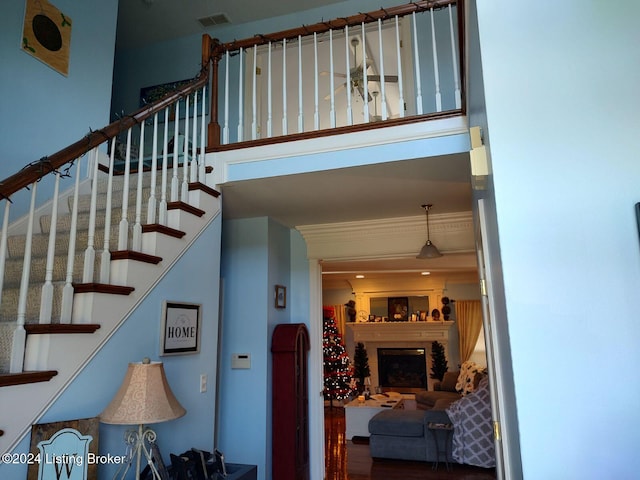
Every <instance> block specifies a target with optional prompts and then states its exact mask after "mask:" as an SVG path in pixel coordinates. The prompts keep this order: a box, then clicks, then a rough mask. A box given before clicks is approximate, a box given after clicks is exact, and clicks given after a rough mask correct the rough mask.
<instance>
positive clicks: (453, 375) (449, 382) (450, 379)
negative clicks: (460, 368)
mask: <svg viewBox="0 0 640 480" xmlns="http://www.w3.org/2000/svg"><path fill="white" fill-rule="evenodd" d="M459 375H460V372H446V373H445V374H444V377H442V382H440V390H442V391H445V392H455V391H456V384H457V383H458V376H459Z"/></svg>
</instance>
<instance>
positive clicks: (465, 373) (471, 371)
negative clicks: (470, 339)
mask: <svg viewBox="0 0 640 480" xmlns="http://www.w3.org/2000/svg"><path fill="white" fill-rule="evenodd" d="M483 371H484V368H483V367H481V366H480V365H478V364H476V363H474V362H470V361H466V362H464V363H463V364H462V365H461V366H460V375H459V376H458V382H457V383H456V392H458V393H459V394H460V395H462V396H465V395H466V394H467V393H471V392H473V390H474V389H475V385H476V384H475V381H474V380H475V378H476V374H478V373H481V372H483Z"/></svg>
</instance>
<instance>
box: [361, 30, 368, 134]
mask: <svg viewBox="0 0 640 480" xmlns="http://www.w3.org/2000/svg"><path fill="white" fill-rule="evenodd" d="M366 43H367V42H366V35H365V28H364V22H362V89H363V92H362V93H363V95H362V96H363V97H364V98H363V99H362V102H363V103H364V106H363V114H364V121H365V123H369V81H368V79H367V46H366Z"/></svg>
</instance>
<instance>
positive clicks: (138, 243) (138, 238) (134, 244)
mask: <svg viewBox="0 0 640 480" xmlns="http://www.w3.org/2000/svg"><path fill="white" fill-rule="evenodd" d="M144 125H145V122H142V123H141V124H140V146H139V147H138V178H137V183H136V213H135V220H134V223H133V238H132V240H131V249H132V250H133V251H135V252H140V251H141V250H142V177H143V174H144Z"/></svg>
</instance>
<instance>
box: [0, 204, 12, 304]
mask: <svg viewBox="0 0 640 480" xmlns="http://www.w3.org/2000/svg"><path fill="white" fill-rule="evenodd" d="M10 210H11V202H10V201H9V199H8V198H7V199H5V200H4V217H3V219H2V237H0V305H2V289H3V288H4V266H5V259H6V258H7V237H8V236H9V234H8V232H7V230H8V228H9V212H10Z"/></svg>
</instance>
